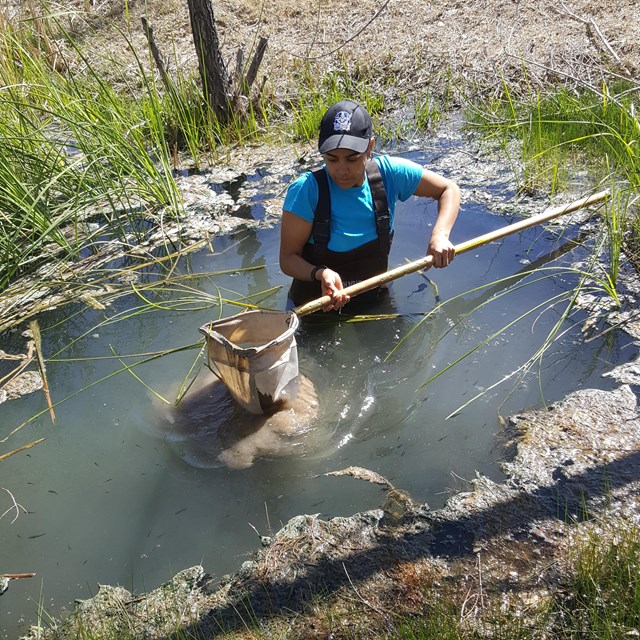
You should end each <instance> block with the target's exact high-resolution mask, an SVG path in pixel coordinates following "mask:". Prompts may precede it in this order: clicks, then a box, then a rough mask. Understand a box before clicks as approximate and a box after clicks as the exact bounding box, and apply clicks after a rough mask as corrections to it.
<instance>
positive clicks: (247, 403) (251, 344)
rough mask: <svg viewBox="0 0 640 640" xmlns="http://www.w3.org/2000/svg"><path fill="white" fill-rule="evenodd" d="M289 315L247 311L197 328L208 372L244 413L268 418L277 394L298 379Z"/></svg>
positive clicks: (295, 323) (294, 326)
mask: <svg viewBox="0 0 640 640" xmlns="http://www.w3.org/2000/svg"><path fill="white" fill-rule="evenodd" d="M298 322H299V321H298V316H296V314H295V313H292V312H291V311H287V312H282V311H265V310H256V311H247V312H245V313H241V314H238V315H235V316H232V317H230V318H225V319H223V320H216V321H213V322H209V323H207V324H205V325H203V326H202V327H200V332H201V333H203V334H204V336H205V338H206V341H207V355H208V363H209V368H210V369H211V370H212V371H213V373H214V374H215V375H216V376H217V377H218V378H219V379H220V380H221V381H222V382H223V383H224V384H225V385H226V386H227V387H228V388H229V391H230V393H231V395H232V396H233V397H234V398H235V399H236V401H237V402H238V403H239V404H240V405H242V406H243V407H244V408H245V409H247V411H250V412H251V413H255V414H261V413H268V412H269V411H270V409H272V408H273V407H274V405H275V404H276V403H277V401H278V399H279V397H280V394H281V393H282V391H283V389H284V388H285V387H286V386H287V384H288V383H289V382H291V381H292V380H293V379H294V378H296V377H297V376H298V351H297V348H296V339H295V331H296V329H297V328H298Z"/></svg>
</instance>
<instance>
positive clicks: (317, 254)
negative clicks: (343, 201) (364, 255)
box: [311, 160, 391, 264]
mask: <svg viewBox="0 0 640 640" xmlns="http://www.w3.org/2000/svg"><path fill="white" fill-rule="evenodd" d="M366 171H367V178H368V180H369V189H370V190H371V198H372V200H373V210H374V212H375V220H376V231H377V232H378V240H379V241H380V251H381V252H382V254H383V255H385V256H387V255H389V251H390V249H391V218H390V216H389V203H388V201H387V192H386V191H385V189H384V183H383V182H382V174H381V173H380V169H379V167H378V163H377V162H375V161H374V160H370V161H369V162H367V164H366ZM311 173H312V174H313V177H314V178H315V179H316V182H317V183H318V206H317V207H316V210H315V214H314V218H313V230H312V237H313V260H314V263H315V264H322V263H323V262H326V260H325V256H326V253H327V245H328V244H329V237H330V233H331V231H330V226H331V193H330V192H329V179H328V178H327V174H326V172H325V169H324V167H322V168H320V169H316V170H314V171H312V172H311Z"/></svg>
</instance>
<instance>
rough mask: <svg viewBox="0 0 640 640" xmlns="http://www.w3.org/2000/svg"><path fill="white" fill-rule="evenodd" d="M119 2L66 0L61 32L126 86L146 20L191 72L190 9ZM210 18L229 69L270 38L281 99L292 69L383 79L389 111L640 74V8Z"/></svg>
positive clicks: (168, 3) (300, 11) (498, 3)
mask: <svg viewBox="0 0 640 640" xmlns="http://www.w3.org/2000/svg"><path fill="white" fill-rule="evenodd" d="M14 3H15V4H17V0H14ZM22 4H27V5H29V4H31V5H37V4H38V0H31V2H30V3H22ZM123 6H127V3H122V2H119V1H117V0H103V1H98V0H70V1H69V2H65V3H59V6H58V7H57V8H58V9H59V10H60V11H61V14H60V15H61V16H62V17H61V18H60V20H61V23H62V24H63V25H64V27H65V28H66V29H69V30H70V31H71V32H72V33H73V34H74V36H76V37H78V38H80V37H84V38H85V39H86V40H85V42H86V43H87V44H90V49H91V50H92V51H93V52H94V55H96V56H106V57H108V58H115V59H117V60H119V61H121V62H122V61H127V60H130V61H131V72H132V76H131V78H128V80H132V79H133V77H134V72H135V65H134V64H133V58H132V56H131V53H130V52H129V51H127V50H126V47H125V46H124V44H123V42H122V39H121V38H119V36H118V35H117V31H116V29H125V30H126V29H127V26H128V25H130V28H131V31H132V33H133V43H134V46H135V47H136V48H137V49H138V51H139V53H140V54H141V58H143V59H144V58H145V52H146V50H147V43H146V39H145V36H144V34H143V31H142V27H141V23H140V16H141V15H146V16H147V18H148V20H149V22H150V24H151V26H152V27H153V29H154V34H155V37H156V40H157V42H158V44H159V45H160V48H161V50H162V52H163V54H164V56H165V58H166V60H167V61H168V62H169V68H170V71H171V68H172V67H173V68H174V69H175V66H176V65H179V66H180V67H181V68H183V69H189V68H194V69H195V65H196V56H195V50H194V47H193V41H192V38H191V29H190V23H189V15H188V7H187V2H186V1H183V0H147V1H146V2H142V1H141V0H129V2H128V12H125V11H124V10H123ZM53 8H54V9H55V8H56V5H55V4H54V5H53ZM214 12H215V16H216V21H217V25H218V29H219V36H220V39H221V42H222V46H223V52H224V55H225V58H226V60H227V61H228V63H229V65H230V66H232V65H233V64H235V56H236V52H237V50H238V49H239V48H242V49H244V51H245V53H246V54H248V53H249V52H250V51H251V49H252V47H253V46H254V45H255V43H256V41H257V38H258V37H259V36H265V37H267V38H268V39H269V45H268V49H267V54H266V56H265V59H264V62H263V66H262V68H261V74H264V75H266V76H267V78H268V80H269V85H270V89H271V91H272V92H273V95H274V96H275V97H280V98H284V97H286V96H291V95H292V94H295V92H296V91H297V87H298V83H297V77H296V72H298V71H300V70H301V69H302V68H304V67H305V66H306V65H308V66H309V69H310V71H311V72H312V74H313V75H314V76H316V77H322V76H323V75H324V74H325V73H326V72H328V71H331V70H333V69H341V68H343V67H344V65H347V66H348V68H349V70H350V72H351V73H352V75H354V76H358V75H361V76H363V75H364V76H367V77H370V78H371V82H372V83H373V82H378V83H379V85H380V88H384V89H385V92H386V94H387V96H388V99H389V101H390V102H391V103H393V102H395V101H398V102H400V101H402V100H403V99H404V98H405V97H406V98H409V99H411V97H412V95H413V94H418V93H421V92H424V91H426V90H429V91H431V92H434V93H437V92H438V91H447V90H450V84H451V82H452V81H453V82H455V83H464V84H466V85H467V86H473V87H476V88H478V87H481V88H483V89H484V90H485V91H491V90H492V88H498V87H500V86H501V81H500V74H502V75H504V76H505V77H506V78H507V79H509V80H518V79H521V80H524V79H525V73H526V76H528V79H529V81H533V82H534V83H535V81H536V80H539V81H540V83H542V82H544V81H548V80H550V79H556V80H563V81H569V82H570V83H571V82H576V81H578V82H580V83H585V82H586V83H592V84H594V85H598V84H599V82H600V79H601V76H602V72H603V70H604V69H605V67H606V68H609V69H613V70H614V71H616V72H617V73H619V74H621V75H622V76H626V77H630V78H633V77H637V76H638V75H639V74H640V15H639V13H640V12H639V11H638V8H637V3H636V2H635V0H619V1H618V2H615V3H605V2H596V1H595V0H574V1H572V2H560V3H558V2H556V1H555V0H542V1H538V0H528V1H526V2H513V1H507V0H480V1H479V2H457V3H450V2H446V1H445V0H435V2H416V1H415V0H376V1H375V2H373V3H371V2H365V1H364V0H357V1H356V2H352V3H349V4H348V5H345V3H344V2H338V1H337V0H326V1H324V2H319V1H318V0H313V1H312V0H270V1H269V2H266V1H264V2H262V3H247V2H244V1H241V0H227V1H220V2H215V3H214ZM127 18H128V20H127ZM147 57H148V56H147ZM248 57H249V56H248V55H246V56H245V59H246V58H248ZM525 68H526V72H525ZM497 71H498V72H499V73H497ZM376 89H377V88H376ZM390 106H391V105H390ZM394 106H395V105H394Z"/></svg>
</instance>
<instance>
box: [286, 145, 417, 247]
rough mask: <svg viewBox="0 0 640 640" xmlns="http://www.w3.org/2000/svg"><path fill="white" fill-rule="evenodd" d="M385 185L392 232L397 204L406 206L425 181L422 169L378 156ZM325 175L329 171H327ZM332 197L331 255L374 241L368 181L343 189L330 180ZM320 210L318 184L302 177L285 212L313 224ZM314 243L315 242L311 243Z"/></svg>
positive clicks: (289, 194)
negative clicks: (404, 203) (316, 211)
mask: <svg viewBox="0 0 640 640" xmlns="http://www.w3.org/2000/svg"><path fill="white" fill-rule="evenodd" d="M375 161H376V162H377V163H378V166H379V167H380V173H381V174H382V182H383V184H384V188H385V191H386V192H387V201H388V203H389V214H390V223H391V229H392V230H393V218H394V213H395V208H396V202H397V201H398V200H400V201H401V202H404V201H405V200H407V199H408V198H409V197H411V196H412V195H413V193H414V192H415V190H416V189H417V188H418V184H419V183H420V179H421V178H422V167H421V166H420V165H419V164H416V163H415V162H412V161H411V160H406V159H404V158H394V157H390V156H377V157H376V158H375ZM325 171H326V168H325ZM327 177H328V178H329V191H330V193H331V237H330V239H329V244H328V245H327V246H328V248H329V249H330V250H331V251H351V250H352V249H356V248H357V247H360V246H362V245H363V244H366V243H367V242H370V241H371V240H375V239H376V238H377V237H378V233H377V231H376V220H375V212H374V209H373V199H372V197H371V189H370V188H369V181H368V180H365V181H364V184H363V185H362V186H360V187H351V188H350V189H342V188H340V187H339V186H338V185H336V184H335V182H334V181H333V180H332V179H331V177H330V176H329V173H328V172H327ZM317 206H318V183H317V181H316V179H315V178H314V177H313V175H312V174H311V172H306V173H303V174H302V175H301V176H300V177H299V178H298V179H297V180H296V181H295V182H294V183H293V184H291V186H290V187H289V190H288V191H287V195H286V196H285V199H284V204H283V207H282V208H283V209H284V210H285V211H290V212H291V213H294V214H295V215H297V216H300V217H301V218H304V219H305V220H307V221H308V222H313V216H314V212H315V210H316V207H317ZM310 241H311V242H313V240H312V239H310Z"/></svg>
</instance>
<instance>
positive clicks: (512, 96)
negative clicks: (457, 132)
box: [469, 78, 640, 282]
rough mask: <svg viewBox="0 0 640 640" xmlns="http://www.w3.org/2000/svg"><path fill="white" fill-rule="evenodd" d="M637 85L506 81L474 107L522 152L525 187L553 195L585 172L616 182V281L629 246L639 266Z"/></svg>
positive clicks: (478, 120)
mask: <svg viewBox="0 0 640 640" xmlns="http://www.w3.org/2000/svg"><path fill="white" fill-rule="evenodd" d="M638 91H640V84H637V83H633V82H630V81H627V82H621V81H620V80H619V79H616V78H613V79H612V80H611V81H610V82H609V83H604V84H603V85H602V86H601V87H590V86H585V87H583V88H582V89H580V90H571V89H569V88H567V87H556V88H553V89H548V90H545V91H540V90H536V89H534V88H533V87H531V86H528V87H527V90H526V91H524V92H523V91H520V92H518V93H516V91H515V89H514V88H512V87H510V86H509V85H508V83H507V82H506V81H504V82H503V87H502V92H501V93H500V95H499V96H497V97H496V98H494V99H492V100H490V101H488V103H486V105H483V107H482V108H480V107H477V106H476V107H474V108H473V109H471V110H470V112H469V120H470V122H471V123H472V124H473V125H475V126H478V127H480V128H481V129H482V130H484V131H485V132H487V133H488V134H489V136H490V137H491V138H493V139H495V140H499V141H500V142H501V144H502V147H503V149H504V150H505V152H506V153H507V155H509V156H511V157H512V158H513V155H514V153H515V154H519V156H520V157H519V159H517V158H516V159H514V161H513V162H512V166H514V167H517V168H518V170H517V172H518V176H519V182H520V189H521V190H523V191H526V192H535V191H539V190H543V191H550V192H551V193H552V194H553V193H555V192H557V191H558V190H561V189H565V188H567V187H571V186H572V185H573V184H575V182H576V177H575V176H576V175H577V174H584V173H588V174H589V176H590V180H591V181H592V182H593V183H595V184H597V183H598V182H604V183H607V184H611V185H612V193H614V194H617V195H615V196H614V198H613V199H612V202H611V205H610V207H609V210H608V218H607V221H606V225H607V227H608V230H609V240H608V245H609V246H608V249H609V259H610V261H611V266H610V273H611V276H612V279H613V281H614V282H615V281H616V279H617V275H618V270H619V266H620V253H621V251H622V250H623V249H624V251H625V252H626V254H627V255H628V257H629V258H630V259H631V260H632V261H634V262H635V263H636V264H640V252H639V249H640V216H639V214H638V206H637V201H638V189H639V187H640V148H639V145H638V139H639V138H640V121H639V120H638V114H637V112H636V107H635V101H637V94H638ZM514 141H515V142H517V144H516V145H515V146H514V144H512V143H513V142H514ZM514 149H516V151H514Z"/></svg>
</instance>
